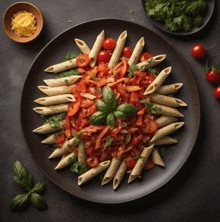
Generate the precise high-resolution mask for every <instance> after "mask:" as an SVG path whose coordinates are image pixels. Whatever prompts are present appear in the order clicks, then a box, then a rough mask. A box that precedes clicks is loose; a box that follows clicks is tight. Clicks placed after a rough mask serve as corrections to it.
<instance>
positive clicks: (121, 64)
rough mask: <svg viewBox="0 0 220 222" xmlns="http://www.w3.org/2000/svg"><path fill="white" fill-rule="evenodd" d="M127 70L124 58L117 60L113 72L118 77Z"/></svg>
mask: <svg viewBox="0 0 220 222" xmlns="http://www.w3.org/2000/svg"><path fill="white" fill-rule="evenodd" d="M127 70H128V63H127V62H126V60H125V59H123V60H122V62H119V63H118V64H117V65H116V66H115V68H114V69H113V74H115V75H116V76H119V77H123V76H124V75H125V73H126V72H127Z"/></svg>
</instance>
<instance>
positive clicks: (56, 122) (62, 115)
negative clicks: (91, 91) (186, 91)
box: [41, 113, 66, 129]
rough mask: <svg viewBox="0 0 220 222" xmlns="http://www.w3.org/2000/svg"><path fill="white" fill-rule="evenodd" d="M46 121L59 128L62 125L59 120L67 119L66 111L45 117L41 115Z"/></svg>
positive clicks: (54, 127)
mask: <svg viewBox="0 0 220 222" xmlns="http://www.w3.org/2000/svg"><path fill="white" fill-rule="evenodd" d="M41 117H42V118H43V121H44V123H45V124H46V123H49V124H50V125H51V127H52V128H53V129H58V128H59V127H60V124H59V122H60V121H62V120H63V119H65V117H66V113H58V114H55V115H52V116H48V117H45V116H43V115H41Z"/></svg>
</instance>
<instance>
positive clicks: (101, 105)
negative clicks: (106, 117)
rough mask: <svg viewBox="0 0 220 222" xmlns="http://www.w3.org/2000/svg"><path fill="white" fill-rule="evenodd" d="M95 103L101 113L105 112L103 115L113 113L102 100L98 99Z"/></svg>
mask: <svg viewBox="0 0 220 222" xmlns="http://www.w3.org/2000/svg"><path fill="white" fill-rule="evenodd" d="M95 103H96V105H97V107H98V109H99V111H101V112H103V113H109V112H111V110H110V109H109V108H108V107H107V106H106V104H105V103H104V102H103V101H102V100H100V99H96V100H95Z"/></svg>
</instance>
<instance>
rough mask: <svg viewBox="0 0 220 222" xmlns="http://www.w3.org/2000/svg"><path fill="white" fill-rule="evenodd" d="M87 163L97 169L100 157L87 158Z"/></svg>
mask: <svg viewBox="0 0 220 222" xmlns="http://www.w3.org/2000/svg"><path fill="white" fill-rule="evenodd" d="M86 162H87V164H88V165H89V166H90V167H96V166H97V165H98V163H99V160H98V157H96V156H93V157H89V158H87V160H86Z"/></svg>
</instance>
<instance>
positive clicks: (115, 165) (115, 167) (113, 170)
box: [102, 158, 122, 185]
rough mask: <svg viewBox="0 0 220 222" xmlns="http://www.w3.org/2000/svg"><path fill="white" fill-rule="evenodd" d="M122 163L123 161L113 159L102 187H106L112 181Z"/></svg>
mask: <svg viewBox="0 0 220 222" xmlns="http://www.w3.org/2000/svg"><path fill="white" fill-rule="evenodd" d="M121 161H122V160H121V159H116V158H112V161H111V164H110V166H109V168H108V170H107V171H106V173H105V176H104V178H103V180H102V185H105V184H106V183H108V182H109V181H111V180H112V178H113V177H114V176H115V174H116V172H117V170H118V167H119V166H120V164H121Z"/></svg>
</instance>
